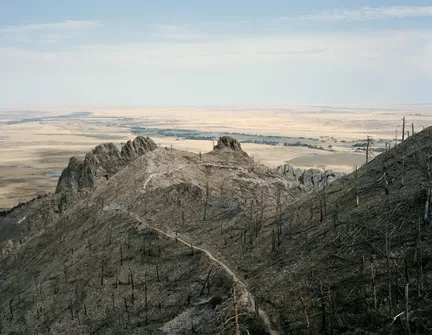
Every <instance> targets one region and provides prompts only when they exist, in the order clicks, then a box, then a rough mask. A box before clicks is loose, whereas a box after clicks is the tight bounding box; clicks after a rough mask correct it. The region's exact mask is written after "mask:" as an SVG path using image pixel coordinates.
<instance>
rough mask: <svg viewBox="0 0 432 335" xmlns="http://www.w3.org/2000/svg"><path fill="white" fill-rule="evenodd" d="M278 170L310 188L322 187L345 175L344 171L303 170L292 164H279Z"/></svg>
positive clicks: (286, 176) (288, 177)
mask: <svg viewBox="0 0 432 335" xmlns="http://www.w3.org/2000/svg"><path fill="white" fill-rule="evenodd" d="M276 172H278V173H280V174H281V175H283V176H284V177H285V178H287V179H289V180H295V181H298V182H299V183H300V185H304V186H305V187H306V188H308V189H314V188H322V187H324V185H325V184H326V183H327V185H329V184H331V183H332V182H334V181H335V180H336V179H338V178H340V177H342V176H344V175H345V173H343V172H333V171H331V170H326V171H325V172H324V170H319V169H306V170H303V169H299V168H296V167H294V166H293V165H291V164H284V165H280V166H278V167H277V168H276ZM326 180H327V182H326Z"/></svg>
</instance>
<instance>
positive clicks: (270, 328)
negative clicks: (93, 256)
mask: <svg viewBox="0 0 432 335" xmlns="http://www.w3.org/2000/svg"><path fill="white" fill-rule="evenodd" d="M149 179H150V178H149ZM129 215H130V216H132V217H133V218H134V219H135V220H136V221H138V222H140V223H141V224H143V225H145V226H146V227H148V228H150V229H152V230H154V231H156V232H157V233H159V234H161V235H164V236H166V237H168V238H170V239H173V240H177V241H179V242H180V243H183V244H184V245H186V246H187V247H190V246H191V242H186V241H185V240H183V239H182V238H180V237H179V236H178V235H177V236H176V235H175V234H169V233H167V232H165V231H163V230H161V229H159V228H156V227H153V226H151V225H149V224H148V223H146V222H144V221H143V220H142V219H141V218H140V216H139V215H138V214H136V213H134V212H129ZM192 245H193V243H192ZM193 248H194V249H195V250H198V251H201V252H203V253H204V254H205V255H206V256H207V257H208V258H209V259H210V260H211V261H213V262H215V263H217V264H218V265H220V266H221V267H222V268H223V269H224V270H225V272H226V273H227V274H229V275H230V276H231V277H232V278H233V281H234V282H236V283H237V285H238V286H239V287H240V288H241V289H242V291H243V292H244V293H245V294H246V295H247V299H248V302H249V308H250V310H251V311H252V312H255V311H256V309H255V299H254V297H253V296H252V294H251V293H250V292H249V290H248V288H247V285H246V284H245V283H244V282H243V281H242V280H241V279H240V278H239V276H238V275H237V274H236V273H235V272H234V271H233V270H232V269H231V268H230V267H229V266H228V265H226V264H225V263H223V262H222V261H220V260H219V259H217V258H216V257H214V256H213V255H212V253H211V252H210V251H208V250H207V249H204V248H200V247H197V246H195V245H193ZM258 317H259V319H260V320H261V322H262V324H263V325H264V327H265V329H266V332H267V334H269V335H280V333H279V331H276V330H274V329H273V326H272V324H271V322H270V319H269V317H268V315H267V313H266V312H265V311H264V310H263V309H261V308H258Z"/></svg>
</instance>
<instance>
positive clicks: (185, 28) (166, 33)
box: [150, 24, 208, 40]
mask: <svg viewBox="0 0 432 335" xmlns="http://www.w3.org/2000/svg"><path fill="white" fill-rule="evenodd" d="M150 30H151V35H152V36H155V37H161V38H165V39H171V40H197V39H205V38H207V37H208V35H207V34H204V33H201V32H198V31H196V30H194V29H193V28H192V26H191V25H189V24H182V25H171V24H153V25H151V26H150Z"/></svg>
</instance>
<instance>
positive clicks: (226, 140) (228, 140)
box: [213, 136, 247, 156]
mask: <svg viewBox="0 0 432 335" xmlns="http://www.w3.org/2000/svg"><path fill="white" fill-rule="evenodd" d="M213 150H231V151H235V152H238V153H240V154H242V155H244V156H247V153H246V152H244V151H243V149H242V147H241V145H240V142H239V141H237V140H236V139H235V138H232V137H231V136H222V137H220V138H219V141H218V142H217V144H216V145H215V146H214V147H213Z"/></svg>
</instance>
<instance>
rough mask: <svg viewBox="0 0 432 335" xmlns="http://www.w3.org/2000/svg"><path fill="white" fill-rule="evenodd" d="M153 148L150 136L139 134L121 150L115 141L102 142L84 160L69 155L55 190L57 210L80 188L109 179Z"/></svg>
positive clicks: (75, 194) (83, 189)
mask: <svg viewBox="0 0 432 335" xmlns="http://www.w3.org/2000/svg"><path fill="white" fill-rule="evenodd" d="M156 148H157V145H156V143H155V142H154V141H153V140H152V139H150V138H148V137H147V138H146V137H142V136H138V137H136V138H135V139H134V140H133V141H128V142H127V143H126V144H125V145H124V146H123V147H122V148H121V151H120V150H119V149H118V147H117V146H116V145H115V144H114V143H104V144H101V145H98V146H97V147H95V148H94V149H93V150H92V151H90V152H89V153H87V154H86V156H85V158H84V161H81V160H79V159H78V158H76V157H72V158H71V159H70V161H69V165H68V167H67V168H66V169H64V170H63V172H62V174H61V176H60V178H59V181H58V184H57V188H56V191H55V194H56V203H57V205H58V208H59V210H60V211H62V210H64V209H66V208H67V207H68V206H69V203H70V202H71V201H72V199H74V198H76V197H79V196H80V194H79V193H80V192H88V191H89V190H90V189H91V188H93V187H95V186H96V185H97V183H98V182H103V181H106V180H108V179H109V178H111V177H112V176H113V175H115V174H116V173H117V172H119V171H120V170H121V169H123V168H124V167H125V166H126V165H127V164H128V163H130V162H132V161H134V160H135V159H137V157H139V156H141V155H143V154H145V153H146V152H149V151H152V150H155V149H156Z"/></svg>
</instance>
